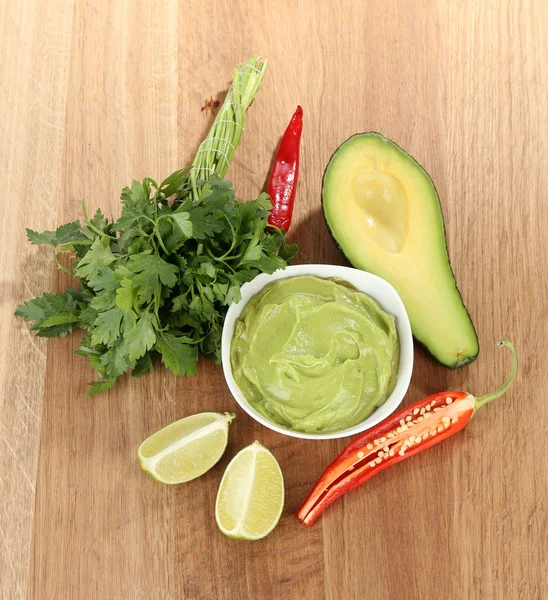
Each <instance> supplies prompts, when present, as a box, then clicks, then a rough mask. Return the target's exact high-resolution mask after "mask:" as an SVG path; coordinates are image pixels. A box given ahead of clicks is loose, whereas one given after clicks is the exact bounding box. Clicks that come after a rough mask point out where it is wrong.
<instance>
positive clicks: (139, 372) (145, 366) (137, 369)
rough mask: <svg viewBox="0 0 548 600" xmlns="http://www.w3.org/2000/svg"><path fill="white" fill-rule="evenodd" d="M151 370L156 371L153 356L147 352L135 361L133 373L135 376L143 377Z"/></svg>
mask: <svg viewBox="0 0 548 600" xmlns="http://www.w3.org/2000/svg"><path fill="white" fill-rule="evenodd" d="M149 372H150V373H154V367H153V365H152V358H151V357H150V354H145V355H144V356H142V357H141V358H140V359H139V360H138V361H137V362H136V363H135V366H134V367H133V369H132V371H131V374H132V375H133V377H142V376H143V375H146V374H147V373H149Z"/></svg>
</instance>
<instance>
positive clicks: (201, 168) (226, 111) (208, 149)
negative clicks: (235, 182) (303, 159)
mask: <svg viewBox="0 0 548 600" xmlns="http://www.w3.org/2000/svg"><path fill="white" fill-rule="evenodd" d="M265 70H266V60H262V59H261V57H260V56H252V57H251V58H250V59H249V60H248V61H247V63H246V64H245V65H243V66H242V67H240V68H238V69H234V71H233V73H234V74H233V80H232V85H231V86H230V88H229V90H228V93H227V95H226V98H225V100H224V102H223V105H222V106H221V108H220V109H219V112H218V113H217V116H216V117H215V121H214V122H213V125H212V126H211V129H210V130H209V133H208V134H207V137H206V138H205V139H204V141H203V142H202V143H201V144H200V147H199V148H198V152H197V153H196V157H195V158H194V162H193V163H192V167H191V169H190V183H191V186H192V194H193V196H194V199H196V200H197V199H198V185H197V182H198V181H200V180H204V181H207V180H208V179H209V178H210V177H211V175H213V173H216V174H217V175H218V176H219V177H221V178H222V177H224V176H225V174H226V172H227V170H228V167H229V165H230V162H231V161H232V157H233V155H234V152H235V151H236V147H237V146H238V144H239V142H240V138H241V137H242V132H243V130H244V116H245V112H246V110H247V109H248V108H249V106H250V105H251V103H252V102H253V100H254V99H255V96H256V95H257V92H258V91H259V88H260V86H261V82H262V80H263V77H264V72H265Z"/></svg>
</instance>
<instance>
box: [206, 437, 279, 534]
mask: <svg viewBox="0 0 548 600" xmlns="http://www.w3.org/2000/svg"><path fill="white" fill-rule="evenodd" d="M283 507H284V479H283V475H282V471H281V469H280V465H279V464H278V461H277V460H276V459H275V458H274V456H273V455H272V453H271V452H270V451H269V450H267V449H266V448H265V447H264V446H262V445H261V444H259V442H253V444H251V446H247V448H244V449H243V450H241V451H240V452H238V454H236V456H235V457H234V458H233V459H232V460H231V461H230V464H229V465H228V467H227V468H226V471H225V474H224V475H223V478H222V480H221V485H220V486H219V492H218V493H217V501H216V503H215V519H216V520H217V525H218V526H219V529H220V530H221V531H222V532H223V533H224V534H225V535H228V536H229V537H232V538H236V539H238V540H260V539H261V538H264V537H265V536H267V535H268V534H269V533H270V532H271V531H272V530H273V529H274V527H276V525H277V524H278V521H279V520H280V516H281V514H282V510H283Z"/></svg>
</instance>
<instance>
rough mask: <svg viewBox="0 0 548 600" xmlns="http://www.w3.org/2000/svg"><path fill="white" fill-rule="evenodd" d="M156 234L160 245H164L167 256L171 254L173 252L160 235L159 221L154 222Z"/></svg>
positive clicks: (163, 248)
mask: <svg viewBox="0 0 548 600" xmlns="http://www.w3.org/2000/svg"><path fill="white" fill-rule="evenodd" d="M154 235H155V236H156V239H157V240H158V241H159V242H160V246H162V250H163V251H164V252H165V253H166V255H167V256H169V255H170V254H171V252H170V251H169V250H168V249H167V248H166V247H165V244H164V240H163V239H162V236H161V235H160V232H159V231H158V221H156V223H155V224H154Z"/></svg>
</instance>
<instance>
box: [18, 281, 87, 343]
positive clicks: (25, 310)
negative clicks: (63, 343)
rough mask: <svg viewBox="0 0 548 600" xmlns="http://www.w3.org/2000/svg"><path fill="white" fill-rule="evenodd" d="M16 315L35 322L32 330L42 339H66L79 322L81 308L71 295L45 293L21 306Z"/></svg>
mask: <svg viewBox="0 0 548 600" xmlns="http://www.w3.org/2000/svg"><path fill="white" fill-rule="evenodd" d="M15 314H16V315H17V316H18V317H21V318H23V319H24V320H25V321H34V323H33V325H32V327H31V330H32V331H36V334H37V335H38V336H40V337H55V336H57V335H58V336H60V337H65V335H67V333H70V332H71V331H72V329H73V327H75V326H76V324H77V323H78V322H79V316H80V308H79V306H78V303H77V302H76V300H75V299H74V298H73V297H72V296H71V294H70V293H64V294H50V293H48V292H46V293H44V294H43V296H42V297H38V298H34V299H33V300H29V301H27V302H25V303H24V304H21V305H19V306H18V307H17V308H16V310H15Z"/></svg>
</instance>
